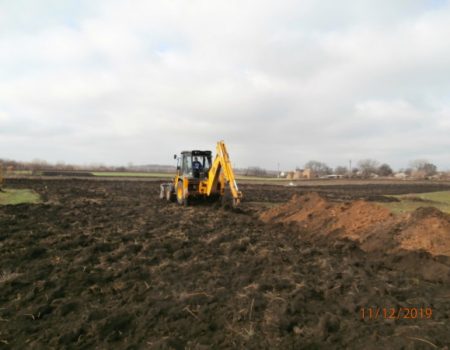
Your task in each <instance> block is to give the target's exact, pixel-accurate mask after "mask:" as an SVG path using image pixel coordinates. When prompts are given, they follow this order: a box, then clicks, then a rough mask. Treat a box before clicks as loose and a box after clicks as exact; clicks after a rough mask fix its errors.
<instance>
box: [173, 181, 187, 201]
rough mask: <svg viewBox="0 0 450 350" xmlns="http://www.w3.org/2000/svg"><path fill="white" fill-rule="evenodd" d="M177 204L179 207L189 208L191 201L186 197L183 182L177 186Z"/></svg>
mask: <svg viewBox="0 0 450 350" xmlns="http://www.w3.org/2000/svg"><path fill="white" fill-rule="evenodd" d="M176 197H177V202H178V204H179V205H183V206H185V207H186V206H188V205H189V200H188V198H187V197H186V196H185V193H184V189H183V182H181V181H179V182H178V186H177V192H176Z"/></svg>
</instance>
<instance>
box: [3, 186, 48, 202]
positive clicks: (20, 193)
mask: <svg viewBox="0 0 450 350" xmlns="http://www.w3.org/2000/svg"><path fill="white" fill-rule="evenodd" d="M39 202H40V197H39V195H38V194H37V193H36V192H34V191H32V190H15V189H14V190H13V189H3V191H1V192H0V205H7V204H21V203H32V204H35V203H39Z"/></svg>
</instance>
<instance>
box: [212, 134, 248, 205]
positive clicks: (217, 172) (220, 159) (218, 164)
mask: <svg viewBox="0 0 450 350" xmlns="http://www.w3.org/2000/svg"><path fill="white" fill-rule="evenodd" d="M216 152H217V153H216V158H215V159H214V162H213V164H212V167H211V169H210V170H209V174H208V184H207V194H208V196H209V195H210V194H211V192H212V190H213V189H214V188H215V187H216V185H217V182H218V181H221V182H222V183H223V182H224V181H223V179H220V176H222V175H223V176H224V177H225V180H226V182H227V183H228V186H229V187H230V191H231V195H232V197H233V204H234V205H238V204H239V203H240V201H241V198H242V192H241V191H239V188H238V185H237V183H236V178H235V176H234V171H233V167H232V166H231V161H230V157H229V155H228V152H227V147H226V146H225V142H223V141H219V142H217V146H216ZM221 170H222V172H221Z"/></svg>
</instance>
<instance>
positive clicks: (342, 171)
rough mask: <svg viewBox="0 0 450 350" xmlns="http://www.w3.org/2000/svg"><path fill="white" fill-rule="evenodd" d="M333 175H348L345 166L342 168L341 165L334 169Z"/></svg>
mask: <svg viewBox="0 0 450 350" xmlns="http://www.w3.org/2000/svg"><path fill="white" fill-rule="evenodd" d="M334 173H335V174H336V175H348V168H347V167H345V166H342V165H340V166H337V167H336V168H335V169H334Z"/></svg>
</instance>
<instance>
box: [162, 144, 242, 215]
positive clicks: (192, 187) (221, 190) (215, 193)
mask: <svg viewBox="0 0 450 350" xmlns="http://www.w3.org/2000/svg"><path fill="white" fill-rule="evenodd" d="M216 152H217V153H216V157H215V158H214V161H211V151H197V150H194V151H183V152H181V155H180V156H177V155H175V156H174V158H175V159H177V160H178V164H177V173H176V175H175V177H174V179H173V181H172V182H169V183H163V184H161V193H160V196H159V197H160V198H161V199H166V200H168V201H177V202H178V204H180V205H188V204H189V201H190V200H191V199H194V198H212V199H220V198H224V196H225V195H226V194H227V193H226V192H227V189H228V188H229V190H230V193H231V197H232V204H233V206H234V207H236V206H238V205H239V203H240V202H241V199H242V192H241V191H239V189H238V186H237V183H236V179H235V176H234V172H233V168H232V167H231V161H230V157H229V156H228V152H227V148H226V146H225V143H224V142H223V141H219V142H217V146H216Z"/></svg>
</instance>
